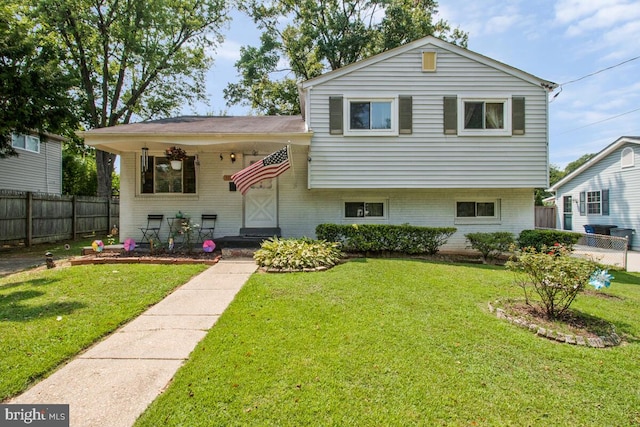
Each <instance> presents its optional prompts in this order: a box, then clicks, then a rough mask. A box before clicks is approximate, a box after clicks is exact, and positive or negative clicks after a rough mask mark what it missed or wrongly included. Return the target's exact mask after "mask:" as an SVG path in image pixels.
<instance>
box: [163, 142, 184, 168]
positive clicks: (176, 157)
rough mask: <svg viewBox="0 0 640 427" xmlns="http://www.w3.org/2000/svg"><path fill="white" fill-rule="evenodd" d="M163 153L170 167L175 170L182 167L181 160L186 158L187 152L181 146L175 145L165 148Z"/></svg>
mask: <svg viewBox="0 0 640 427" xmlns="http://www.w3.org/2000/svg"><path fill="white" fill-rule="evenodd" d="M165 154H166V156H167V159H169V161H170V162H171V169H173V170H177V171H179V170H180V169H182V161H183V160H184V159H186V158H187V153H186V152H185V151H184V150H183V149H182V148H180V147H175V146H174V147H171V148H167V149H166V151H165Z"/></svg>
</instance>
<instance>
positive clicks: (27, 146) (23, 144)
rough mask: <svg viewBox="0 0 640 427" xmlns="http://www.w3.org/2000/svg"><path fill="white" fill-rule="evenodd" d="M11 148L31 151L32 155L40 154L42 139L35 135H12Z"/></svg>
mask: <svg viewBox="0 0 640 427" xmlns="http://www.w3.org/2000/svg"><path fill="white" fill-rule="evenodd" d="M11 146H12V147H13V148H18V149H20V150H26V151H31V152H32V153H39V152H40V138H38V137H37V136H33V135H25V134H16V133H14V134H11Z"/></svg>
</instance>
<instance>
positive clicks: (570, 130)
mask: <svg viewBox="0 0 640 427" xmlns="http://www.w3.org/2000/svg"><path fill="white" fill-rule="evenodd" d="M636 111H640V108H636V109H635V110H631V111H627V112H626V113H621V114H618V115H616V116H611V117H607V118H606V119H602V120H599V121H597V122H593V123H589V124H587V125H584V126H579V127H577V128H573V129H569V130H565V131H563V132H560V133H559V134H558V135H562V134H565V133H569V132H573V131H574V130H578V129H583V128H586V127H589V126H592V125H597V124H598V123H602V122H606V121H609V120H613V119H617V118H618V117H622V116H626V115H627V114H631V113H635V112H636Z"/></svg>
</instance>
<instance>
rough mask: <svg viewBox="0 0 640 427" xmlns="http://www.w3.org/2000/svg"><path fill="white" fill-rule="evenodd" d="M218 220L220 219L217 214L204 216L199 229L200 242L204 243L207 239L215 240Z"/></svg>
mask: <svg viewBox="0 0 640 427" xmlns="http://www.w3.org/2000/svg"><path fill="white" fill-rule="evenodd" d="M216 219H218V215H216V214H202V217H201V222H200V228H199V229H198V241H200V242H204V241H205V240H206V239H207V238H208V239H211V240H213V230H214V229H215V228H216Z"/></svg>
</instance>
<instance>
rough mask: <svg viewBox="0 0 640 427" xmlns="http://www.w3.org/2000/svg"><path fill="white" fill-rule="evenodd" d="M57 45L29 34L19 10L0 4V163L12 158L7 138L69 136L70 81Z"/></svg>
mask: <svg viewBox="0 0 640 427" xmlns="http://www.w3.org/2000/svg"><path fill="white" fill-rule="evenodd" d="M59 53H60V52H59V51H58V50H57V49H56V46H55V45H53V44H51V43H50V41H49V40H47V39H46V38H40V37H38V35H36V34H33V33H32V32H31V31H30V25H29V24H28V22H25V21H24V20H21V19H20V18H19V15H18V6H17V5H16V4H12V3H11V2H9V1H6V2H2V3H1V4H0V158H5V157H8V156H15V155H17V153H16V151H15V150H14V149H13V147H12V146H11V133H12V132H16V133H29V132H34V131H35V132H39V133H40V136H41V138H44V137H45V134H46V133H55V134H60V135H65V134H68V133H69V132H68V131H69V129H71V130H73V128H74V126H75V120H74V115H73V112H72V104H71V99H70V97H69V96H68V94H67V91H68V89H69V88H70V87H71V80H70V79H69V78H68V76H66V75H65V74H64V73H63V71H62V70H61V69H60V68H59V64H60V56H59Z"/></svg>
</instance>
